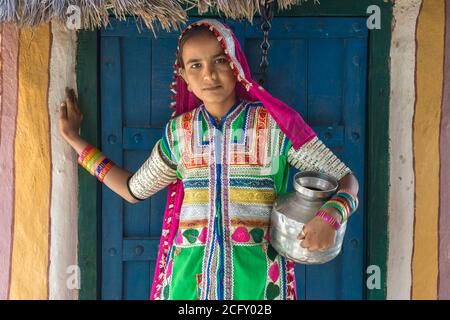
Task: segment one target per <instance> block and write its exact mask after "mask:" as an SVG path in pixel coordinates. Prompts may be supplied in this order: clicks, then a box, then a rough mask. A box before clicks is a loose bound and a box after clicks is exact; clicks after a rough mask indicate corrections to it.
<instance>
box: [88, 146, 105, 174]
mask: <svg viewBox="0 0 450 320" xmlns="http://www.w3.org/2000/svg"><path fill="white" fill-rule="evenodd" d="M101 155H102V153H101V152H100V151H98V152H97V153H96V154H94V156H93V157H92V158H91V159H90V160H89V161H88V163H87V164H86V170H87V171H89V172H91V169H92V166H93V165H94V163H95V161H97V159H98V158H99V157H100V156H101Z"/></svg>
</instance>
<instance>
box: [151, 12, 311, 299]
mask: <svg viewBox="0 0 450 320" xmlns="http://www.w3.org/2000/svg"><path fill="white" fill-rule="evenodd" d="M198 26H208V27H209V30H210V31H211V32H212V33H213V34H214V36H215V37H216V38H217V41H219V43H220V45H221V47H222V48H223V50H224V53H225V55H226V57H227V60H228V62H229V64H230V67H231V69H232V70H233V73H234V75H235V76H236V78H237V81H236V88H235V92H236V96H238V97H239V98H241V99H243V100H246V101H260V102H262V104H263V106H264V107H265V108H266V110H267V111H268V112H269V113H270V115H271V116H272V117H273V118H274V120H275V121H276V122H277V124H278V126H279V127H280V129H281V130H282V131H283V132H284V134H286V136H287V137H288V138H289V139H290V140H291V142H292V145H293V147H294V148H295V149H298V148H300V147H301V146H302V145H303V144H305V143H307V142H308V141H310V140H311V139H312V138H314V137H315V136H316V133H315V132H314V131H313V130H312V129H311V127H310V126H309V125H308V124H306V123H305V121H304V120H303V118H302V117H301V116H300V114H299V113H297V112H296V111H295V110H294V109H292V108H291V107H289V106H288V105H287V104H285V103H284V102H282V101H280V100H278V99H277V98H275V97H273V96H272V95H271V94H269V93H268V92H267V91H266V90H265V89H264V88H263V87H262V86H260V85H259V84H258V83H257V82H256V81H254V80H253V79H252V78H251V75H250V68H249V66H248V63H247V59H246V57H245V54H244V52H243V51H242V49H241V46H240V44H239V42H238V40H237V39H236V36H235V35H234V33H233V31H232V30H231V29H230V28H229V27H228V26H227V25H225V24H224V23H221V22H219V21H217V20H214V19H203V20H199V21H197V22H194V23H192V24H191V25H189V26H187V27H186V28H185V29H184V30H183V31H182V32H181V34H180V37H179V39H178V47H177V52H176V56H177V57H178V55H179V53H180V45H181V40H182V39H183V36H184V34H185V33H186V32H187V31H188V30H190V29H192V28H195V27H198ZM180 67H181V66H180V65H179V61H178V59H177V60H176V61H175V64H174V65H173V68H174V74H175V75H174V76H173V79H174V81H173V82H172V84H171V91H172V93H173V95H172V99H173V100H174V101H173V102H172V103H171V105H170V107H171V108H173V109H175V112H174V115H173V116H177V115H180V114H183V113H185V112H188V111H191V110H193V109H194V108H197V107H198V106H200V105H201V103H202V101H200V100H199V99H198V98H197V97H196V96H195V95H194V94H193V93H192V92H189V91H188V89H187V84H186V82H185V81H184V79H183V78H182V77H181V75H179V73H178V69H179V68H180ZM183 197H184V189H183V183H182V181H181V180H179V179H177V181H176V182H174V183H172V184H170V185H169V187H168V195H167V202H166V208H165V212H164V219H163V227H162V234H161V240H160V246H159V251H158V257H157V260H156V268H155V274H154V278H153V285H152V291H151V294H150V299H151V300H156V299H160V297H161V290H162V284H163V281H164V275H165V269H166V262H167V259H168V252H169V248H170V247H171V246H172V244H173V240H174V238H175V235H176V233H177V231H178V223H179V215H180V208H181V204H182V202H183ZM167 267H168V268H171V266H167Z"/></svg>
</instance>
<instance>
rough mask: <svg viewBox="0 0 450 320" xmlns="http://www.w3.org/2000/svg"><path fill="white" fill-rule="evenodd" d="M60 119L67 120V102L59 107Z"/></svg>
mask: <svg viewBox="0 0 450 320" xmlns="http://www.w3.org/2000/svg"><path fill="white" fill-rule="evenodd" d="M59 117H60V118H67V105H66V103H65V102H63V103H61V104H60V106H59Z"/></svg>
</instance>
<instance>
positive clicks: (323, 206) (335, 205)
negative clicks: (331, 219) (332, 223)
mask: <svg viewBox="0 0 450 320" xmlns="http://www.w3.org/2000/svg"><path fill="white" fill-rule="evenodd" d="M327 207H332V208H335V209H337V210H338V211H339V214H340V215H341V224H343V223H344V216H345V213H344V212H342V211H343V210H344V208H342V206H340V205H338V204H337V203H330V202H325V203H324V204H323V205H322V207H320V209H321V210H322V209H323V208H327Z"/></svg>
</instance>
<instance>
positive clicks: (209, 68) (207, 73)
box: [203, 64, 217, 80]
mask: <svg viewBox="0 0 450 320" xmlns="http://www.w3.org/2000/svg"><path fill="white" fill-rule="evenodd" d="M216 76H217V75H216V69H215V68H214V65H210V64H206V65H205V68H204V74H203V80H215V79H216Z"/></svg>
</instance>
